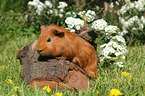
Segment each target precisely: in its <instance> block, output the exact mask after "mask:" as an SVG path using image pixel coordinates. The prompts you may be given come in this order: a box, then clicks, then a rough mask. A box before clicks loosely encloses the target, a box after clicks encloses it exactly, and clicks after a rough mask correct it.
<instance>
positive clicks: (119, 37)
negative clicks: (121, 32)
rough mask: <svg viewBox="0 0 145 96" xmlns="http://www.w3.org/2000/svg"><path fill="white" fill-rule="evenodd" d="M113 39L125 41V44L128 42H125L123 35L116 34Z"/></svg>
mask: <svg viewBox="0 0 145 96" xmlns="http://www.w3.org/2000/svg"><path fill="white" fill-rule="evenodd" d="M113 39H115V40H117V41H120V42H122V43H124V45H125V44H126V43H125V39H124V38H123V37H122V36H118V35H116V36H114V37H112V40H113Z"/></svg>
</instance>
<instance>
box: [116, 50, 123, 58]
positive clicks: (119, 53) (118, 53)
mask: <svg viewBox="0 0 145 96" xmlns="http://www.w3.org/2000/svg"><path fill="white" fill-rule="evenodd" d="M122 54H123V53H122V52H120V51H118V52H115V55H116V56H117V57H118V56H119V55H122Z"/></svg>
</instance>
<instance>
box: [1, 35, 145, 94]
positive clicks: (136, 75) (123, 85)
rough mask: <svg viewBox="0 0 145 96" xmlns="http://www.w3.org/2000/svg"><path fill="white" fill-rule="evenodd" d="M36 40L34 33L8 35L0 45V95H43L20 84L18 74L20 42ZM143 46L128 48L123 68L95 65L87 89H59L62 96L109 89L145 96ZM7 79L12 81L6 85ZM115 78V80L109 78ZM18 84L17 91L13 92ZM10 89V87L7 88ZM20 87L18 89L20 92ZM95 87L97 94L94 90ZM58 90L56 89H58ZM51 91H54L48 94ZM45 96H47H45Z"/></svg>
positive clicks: (22, 44)
mask: <svg viewBox="0 0 145 96" xmlns="http://www.w3.org/2000/svg"><path fill="white" fill-rule="evenodd" d="M37 39H38V36H37V35H35V34H31V35H29V36H28V35H23V36H21V35H20V36H19V35H17V36H16V37H13V38H11V39H10V40H9V41H7V42H6V43H5V44H3V45H2V46H0V49H3V50H1V52H0V66H2V65H4V69H3V68H2V67H0V95H1V96H11V95H14V94H18V96H46V94H44V93H42V88H36V87H35V88H34V89H33V88H30V87H26V86H25V85H23V82H24V80H23V79H22V77H21V73H22V65H21V64H20V62H19V60H17V59H16V55H17V51H18V50H19V49H20V48H21V47H22V46H24V45H26V44H29V43H30V42H32V41H35V40H37ZM144 49H145V45H135V46H133V47H130V48H128V53H127V59H126V64H125V67H124V68H118V67H114V68H109V67H105V68H98V78H99V80H98V79H96V80H89V81H90V84H89V88H88V89H84V90H80V91H77V92H74V91H71V90H68V89H66V90H63V91H61V92H63V95H64V96H74V95H76V96H96V95H98V96H108V95H109V92H110V90H111V89H113V88H115V89H118V90H119V91H121V92H122V93H123V95H124V96H145V51H144ZM124 71H126V72H129V73H130V75H131V78H132V80H131V81H127V82H124V81H122V79H121V73H122V72H124ZM8 79H11V80H12V81H13V84H8V83H7V80H8ZM113 79H116V83H115V82H114V81H113ZM15 86H18V87H19V90H17V91H14V87H15ZM11 89H13V90H11ZM20 90H22V92H20ZM96 90H98V91H99V93H96ZM59 92H60V91H59ZM50 94H55V93H50ZM47 96H49V95H47Z"/></svg>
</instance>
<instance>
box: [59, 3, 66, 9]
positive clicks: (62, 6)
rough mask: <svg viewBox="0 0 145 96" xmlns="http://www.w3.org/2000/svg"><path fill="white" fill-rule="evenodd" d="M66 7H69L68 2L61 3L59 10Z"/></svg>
mask: <svg viewBox="0 0 145 96" xmlns="http://www.w3.org/2000/svg"><path fill="white" fill-rule="evenodd" d="M65 7H67V3H66V2H59V6H58V8H61V9H64V8H65Z"/></svg>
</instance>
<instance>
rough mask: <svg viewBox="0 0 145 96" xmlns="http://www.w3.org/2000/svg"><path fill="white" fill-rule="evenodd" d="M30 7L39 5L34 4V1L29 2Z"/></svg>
mask: <svg viewBox="0 0 145 96" xmlns="http://www.w3.org/2000/svg"><path fill="white" fill-rule="evenodd" d="M28 5H32V6H37V5H38V3H37V2H32V1H29V2H28Z"/></svg>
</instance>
